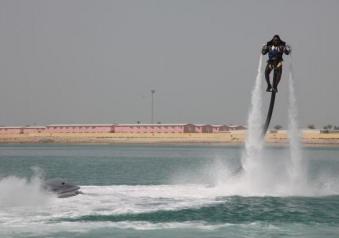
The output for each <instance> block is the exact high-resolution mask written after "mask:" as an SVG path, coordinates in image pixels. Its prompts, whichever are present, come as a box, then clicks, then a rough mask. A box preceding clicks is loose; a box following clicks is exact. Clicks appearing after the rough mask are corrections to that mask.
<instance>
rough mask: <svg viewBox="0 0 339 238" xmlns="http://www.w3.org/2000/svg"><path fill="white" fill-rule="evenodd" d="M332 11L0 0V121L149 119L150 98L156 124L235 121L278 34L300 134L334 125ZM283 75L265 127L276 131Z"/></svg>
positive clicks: (336, 18)
mask: <svg viewBox="0 0 339 238" xmlns="http://www.w3.org/2000/svg"><path fill="white" fill-rule="evenodd" d="M338 11H339V1H336V0H333V1H329V0H328V1H326V0H325V1H319V0H318V1H311V0H305V1H302V0H299V1H295V0H290V1H286V0H284V1H281V0H279V1H272V0H267V1H250V0H248V1H241V0H234V1H226V0H225V1H198V0H195V1H193V0H192V1H185V0H178V1H173V0H171V1H146V0H144V1H142V0H134V1H129V0H121V1H101V0H95V1H94V0H92V1H85V0H55V1H49V0H40V1H37V0H22V1H16V0H0V82H1V86H0V124H2V125H19V124H21V125H26V124H50V123H113V122H115V123H118V122H120V123H123V122H126V123H127V122H136V121H141V122H149V121H150V111H151V110H150V109H151V108H150V107H151V106H150V105H151V104H150V102H151V93H150V90H151V89H155V90H156V94H155V120H156V121H161V122H163V123H165V122H170V123H175V122H197V123H239V124H245V123H246V120H247V115H248V108H249V105H250V92H251V90H252V88H253V86H254V81H255V76H256V70H257V65H258V59H259V53H260V50H261V46H262V45H263V44H264V43H265V42H266V41H268V40H270V39H271V38H272V36H273V34H276V33H277V34H280V36H281V38H282V39H283V40H285V41H286V42H287V43H289V44H290V45H291V46H292V49H293V55H292V57H293V59H292V63H293V66H294V70H295V81H296V86H297V88H296V92H297V100H298V106H299V114H300V121H301V125H303V126H305V125H308V124H311V123H313V124H315V125H316V126H318V127H320V126H323V125H325V124H327V123H331V124H335V125H338V126H339V110H338V99H339V76H338V74H337V73H338V72H339V59H338V57H339V47H338V42H339V27H338V24H339V14H338ZM288 58H289V57H286V56H285V67H284V69H285V72H286V71H287V70H286V69H287V65H288V62H287V61H288V60H289V59H288ZM286 75H287V74H286ZM286 75H283V78H282V80H281V83H280V85H279V86H280V87H279V89H280V91H279V94H278V98H277V101H278V102H277V104H276V111H275V113H274V115H273V118H272V125H275V124H282V125H284V126H285V125H286V121H287V114H286V113H287V95H288V94H287V89H288V84H287V80H286V79H287V78H286Z"/></svg>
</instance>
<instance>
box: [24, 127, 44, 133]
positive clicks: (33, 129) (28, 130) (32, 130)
mask: <svg viewBox="0 0 339 238" xmlns="http://www.w3.org/2000/svg"><path fill="white" fill-rule="evenodd" d="M21 129H22V133H23V134H35V133H42V132H45V131H46V127H45V126H25V127H22V128H21Z"/></svg>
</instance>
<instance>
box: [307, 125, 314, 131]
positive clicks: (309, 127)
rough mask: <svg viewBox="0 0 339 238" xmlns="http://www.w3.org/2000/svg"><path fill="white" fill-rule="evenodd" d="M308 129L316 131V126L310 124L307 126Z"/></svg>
mask: <svg viewBox="0 0 339 238" xmlns="http://www.w3.org/2000/svg"><path fill="white" fill-rule="evenodd" d="M307 128H308V129H311V130H314V129H315V126H314V125H313V124H310V125H308V126H307Z"/></svg>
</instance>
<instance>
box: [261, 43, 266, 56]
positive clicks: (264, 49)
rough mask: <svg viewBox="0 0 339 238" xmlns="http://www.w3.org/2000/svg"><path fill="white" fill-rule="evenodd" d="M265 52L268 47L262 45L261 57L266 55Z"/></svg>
mask: <svg viewBox="0 0 339 238" xmlns="http://www.w3.org/2000/svg"><path fill="white" fill-rule="evenodd" d="M267 52H268V46H267V45H263V47H262V49H261V53H262V54H263V55H266V54H267Z"/></svg>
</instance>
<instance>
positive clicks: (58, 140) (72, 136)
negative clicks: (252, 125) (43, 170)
mask: <svg viewBox="0 0 339 238" xmlns="http://www.w3.org/2000/svg"><path fill="white" fill-rule="evenodd" d="M245 140H246V131H245V130H241V131H232V132H228V133H158V134H157V133H144V134H141V133H140V134H138V133H53V134H52V133H35V134H19V135H18V134H15V135H14V134H3V135H0V144H147V145H149V144H154V145H157V144H159V145H162V144H177V145H185V144H188V145H199V144H201V145H222V146H226V145H229V146H242V145H244V142H245ZM265 141H266V143H267V144H268V145H269V146H287V145H288V135H287V132H286V131H278V132H270V133H268V134H267V135H266V138H265ZM301 144H302V145H303V146H304V147H339V133H314V132H309V131H304V132H303V133H302V136H301Z"/></svg>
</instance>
